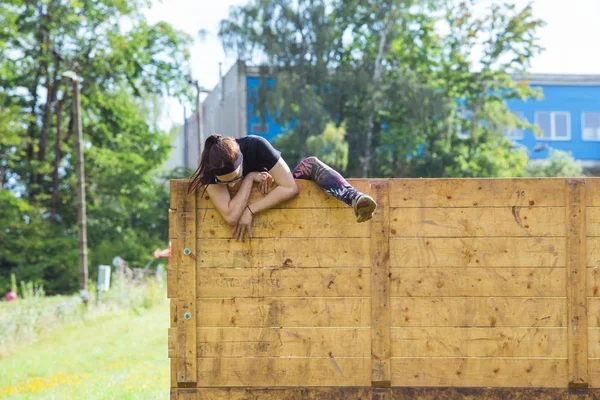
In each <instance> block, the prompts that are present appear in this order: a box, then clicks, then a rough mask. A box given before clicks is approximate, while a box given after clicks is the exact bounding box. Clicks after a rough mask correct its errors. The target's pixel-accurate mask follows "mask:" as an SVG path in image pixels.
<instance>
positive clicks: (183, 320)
mask: <svg viewBox="0 0 600 400" xmlns="http://www.w3.org/2000/svg"><path fill="white" fill-rule="evenodd" d="M176 189H177V246H176V247H174V248H173V249H172V250H173V251H174V252H176V255H175V257H174V259H175V260H177V263H178V265H177V343H178V349H177V386H178V387H184V388H191V387H193V388H195V387H196V368H197V360H196V353H197V352H196V326H197V323H196V254H197V252H196V194H195V193H190V194H188V193H187V183H186V182H178V183H177V185H176Z"/></svg>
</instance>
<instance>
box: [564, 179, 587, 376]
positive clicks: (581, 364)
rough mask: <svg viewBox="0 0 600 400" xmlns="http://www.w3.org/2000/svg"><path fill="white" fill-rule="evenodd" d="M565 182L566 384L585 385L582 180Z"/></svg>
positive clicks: (585, 347)
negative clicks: (567, 378) (567, 371)
mask: <svg viewBox="0 0 600 400" xmlns="http://www.w3.org/2000/svg"><path fill="white" fill-rule="evenodd" d="M566 184H567V193H566V197H567V207H566V216H567V254H568V257H567V296H568V302H567V318H568V321H569V324H568V332H569V334H568V349H569V387H582V386H583V387H587V385H588V384H589V379H588V366H587V363H588V336H587V335H588V327H587V325H588V317H587V298H586V296H587V290H586V278H587V266H586V248H585V245H586V228H585V222H586V218H585V211H586V210H585V209H586V207H585V199H586V196H585V191H586V190H585V180H581V179H579V180H575V179H573V180H567V181H566Z"/></svg>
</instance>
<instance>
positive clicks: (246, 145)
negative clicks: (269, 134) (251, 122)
mask: <svg viewBox="0 0 600 400" xmlns="http://www.w3.org/2000/svg"><path fill="white" fill-rule="evenodd" d="M235 140H236V141H237V142H238V144H239V145H240V150H241V151H242V154H243V155H244V164H243V174H244V176H246V175H248V173H250V172H268V171H269V170H270V169H271V168H273V167H274V166H275V164H277V161H279V159H280V158H281V152H280V151H278V150H276V149H275V148H274V147H273V146H272V145H271V143H269V141H268V140H267V139H265V138H263V137H260V136H254V135H249V136H244V137H241V138H239V139H235Z"/></svg>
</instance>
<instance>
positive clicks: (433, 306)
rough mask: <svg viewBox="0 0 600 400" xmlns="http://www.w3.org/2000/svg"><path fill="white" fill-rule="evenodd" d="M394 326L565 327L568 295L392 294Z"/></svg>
mask: <svg viewBox="0 0 600 400" xmlns="http://www.w3.org/2000/svg"><path fill="white" fill-rule="evenodd" d="M391 303H392V326H394V327H418V326H420V327H427V326H429V327H494V326H498V327H510V326H513V327H538V326H539V327H563V326H567V300H566V299H565V298H544V297H538V298H527V297H392V301H391Z"/></svg>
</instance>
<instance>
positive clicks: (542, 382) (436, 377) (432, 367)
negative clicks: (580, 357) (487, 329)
mask: <svg viewBox="0 0 600 400" xmlns="http://www.w3.org/2000/svg"><path fill="white" fill-rule="evenodd" d="M567 373H568V364H567V360H566V359H519V358H517V359H515V358H513V359H511V358H442V359H440V358H392V386H461V387H565V386H567V383H568V382H567Z"/></svg>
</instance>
